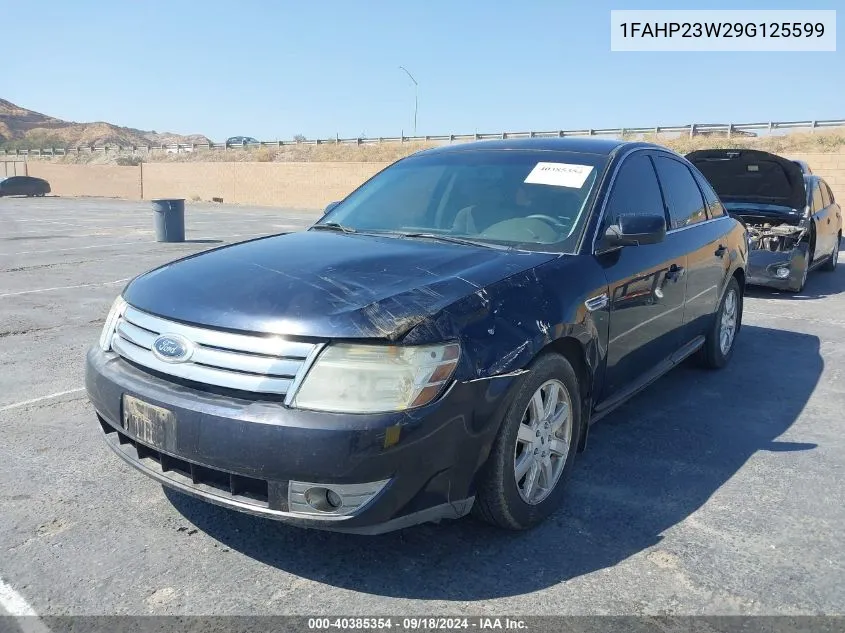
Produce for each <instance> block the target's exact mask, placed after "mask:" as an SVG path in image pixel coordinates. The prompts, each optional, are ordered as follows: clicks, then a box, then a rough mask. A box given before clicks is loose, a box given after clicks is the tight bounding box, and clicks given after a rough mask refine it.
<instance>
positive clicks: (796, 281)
mask: <svg viewBox="0 0 845 633" xmlns="http://www.w3.org/2000/svg"><path fill="white" fill-rule="evenodd" d="M807 258H808V248H807V245H806V244H799V245H798V246H797V247H796V248H794V249H793V250H791V251H789V252H786V253H779V252H772V251H767V250H762V249H758V250H752V251H749V252H748V269H747V271H746V283H748V284H749V285H752V286H768V287H770V288H778V289H781V290H797V289H798V288H800V287H801V280H802V278H803V276H804V274H805V270H806V268H807V265H808V261H807ZM781 266H782V267H785V268H788V269H789V276H788V277H786V278H779V277H777V276H776V275H775V272H774V271H775V269H776V268H778V267H781Z"/></svg>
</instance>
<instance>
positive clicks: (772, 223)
mask: <svg viewBox="0 0 845 633" xmlns="http://www.w3.org/2000/svg"><path fill="white" fill-rule="evenodd" d="M742 220H743V221H744V222H745V226H746V228H747V229H748V245H749V249H750V250H752V251H754V250H766V251H771V252H774V253H788V252H789V251H791V250H793V249H794V248H795V247H796V246H798V244H799V243H801V241H802V240H804V239H805V237H806V235H807V229H806V228H804V227H803V226H800V225H796V224H794V223H792V222H790V221H779V220H774V219H771V218H759V217H749V216H742Z"/></svg>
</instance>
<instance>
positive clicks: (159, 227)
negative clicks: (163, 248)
mask: <svg viewBox="0 0 845 633" xmlns="http://www.w3.org/2000/svg"><path fill="white" fill-rule="evenodd" d="M153 219H154V221H155V231H156V242H184V241H185V200H184V199H167V200H153Z"/></svg>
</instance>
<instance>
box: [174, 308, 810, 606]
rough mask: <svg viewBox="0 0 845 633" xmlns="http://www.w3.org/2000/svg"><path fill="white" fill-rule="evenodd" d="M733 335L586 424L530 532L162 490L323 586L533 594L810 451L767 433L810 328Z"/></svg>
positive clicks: (795, 386)
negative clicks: (304, 526)
mask: <svg viewBox="0 0 845 633" xmlns="http://www.w3.org/2000/svg"><path fill="white" fill-rule="evenodd" d="M736 345H737V347H736V351H735V353H734V356H733V359H732V361H731V364H730V365H729V366H728V367H727V368H726V369H724V370H722V371H716V372H712V371H705V370H699V369H694V368H691V367H687V366H682V367H679V368H677V369H675V370H673V371H672V372H671V373H670V374H668V375H667V376H665V377H664V378H662V379H661V380H659V381H658V382H657V383H655V384H654V385H652V386H651V387H650V388H649V389H648V390H647V391H645V392H643V393H642V394H640V395H639V396H637V397H636V398H634V399H633V400H632V401H630V402H629V403H628V404H627V405H625V406H624V407H623V408H622V409H620V410H619V411H617V412H615V413H614V414H612V415H610V416H608V417H607V418H605V419H604V420H602V421H601V422H599V423H597V424H596V425H595V426H594V427H593V429H592V431H591V434H590V441H589V446H588V448H587V451H586V452H585V453H583V454H581V455H579V456H578V460H577V461H576V468H575V471H574V473H573V475H572V478H571V480H570V481H569V493H568V495H567V498H566V500H565V505H564V507H563V508H562V509H561V510H560V511H558V513H557V514H555V515H553V516H552V517H551V518H550V519H549V520H548V521H547V522H546V523H544V524H542V525H540V526H538V527H537V528H535V529H534V530H532V531H530V532H526V533H513V532H505V531H500V530H496V529H494V528H490V527H487V526H486V525H483V524H480V523H478V522H476V521H474V520H472V519H463V520H460V521H456V522H444V523H441V524H439V525H424V526H419V527H415V528H410V529H407V530H404V531H402V532H398V533H396V532H395V533H390V534H387V535H383V536H376V537H363V536H350V535H343V534H334V533H329V532H319V531H306V530H301V529H297V528H292V527H287V526H285V525H284V524H281V523H278V522H275V521H271V520H268V519H260V518H256V517H252V516H248V515H243V514H240V513H237V512H234V511H229V510H226V509H222V508H218V507H216V506H213V505H210V504H207V503H204V502H202V501H198V500H195V499H193V498H191V497H187V496H184V495H182V494H180V493H177V492H173V491H171V490H169V489H167V490H166V494H167V496H168V498H169V499H170V500H171V502H172V503H173V504H174V506H175V507H176V509H177V510H178V511H179V512H181V513H182V514H183V516H185V518H187V519H188V520H189V521H191V522H192V523H194V525H196V526H197V527H198V528H199V529H201V530H203V531H205V532H206V533H207V534H209V535H210V536H211V537H213V538H215V539H217V540H218V541H220V542H221V543H223V544H225V545H226V546H227V547H229V548H231V549H233V550H235V551H238V552H241V553H243V554H245V555H247V556H249V557H251V558H253V559H255V560H258V561H260V562H262V563H265V564H267V565H270V566H273V567H276V568H278V569H282V570H284V571H286V572H289V573H292V574H296V575H298V576H302V577H304V578H309V579H312V580H315V581H318V582H321V583H326V584H329V585H332V586H336V587H342V588H345V589H349V590H352V591H359V592H365V593H370V594H377V595H382V596H391V597H401V598H413V599H426V600H468V601H469V600H482V599H490V598H498V597H503V596H512V595H519V594H524V593H528V592H532V591H536V590H539V589H543V588H546V587H548V586H550V585H554V584H556V583H560V582H562V581H565V580H567V579H570V578H574V577H577V576H580V575H582V574H587V573H590V572H593V571H596V570H600V569H603V568H606V567H609V566H612V565H615V564H617V563H619V562H620V561H623V560H625V559H626V558H628V557H630V556H632V555H633V554H636V553H637V552H640V551H642V550H643V549H645V548H648V547H651V546H653V545H655V544H656V543H658V542H659V541H660V540H661V538H662V537H661V534H662V533H663V532H664V531H666V530H667V529H669V528H671V527H673V526H674V525H676V524H678V523H679V522H681V521H683V520H684V519H686V518H687V517H689V516H690V515H691V514H692V513H693V512H695V511H696V510H698V509H699V508H700V507H701V506H702V505H703V504H704V503H706V502H707V500H708V499H709V498H710V497H711V495H713V494H714V493H715V492H716V491H717V490H719V488H720V487H721V486H722V485H723V484H725V482H727V481H728V480H730V479H731V477H733V476H734V474H735V473H736V472H737V471H738V470H739V469H741V468H742V467H743V465H744V464H745V462H746V461H747V460H748V459H749V458H750V457H751V456H752V455H754V454H755V453H756V452H757V451H771V452H775V453H779V452H787V451H804V450H813V449H814V448H815V447H816V445H815V444H805V443H801V442H778V441H777V437H778V436H780V435H781V434H782V433H784V432H785V431H786V430H787V429H788V428H789V427H790V426H791V425H792V424H793V422H794V421H795V420H796V418H797V417H798V415H799V414H800V412H801V410H802V409H803V408H804V406H805V404H806V403H807V400H808V399H809V397H810V395H811V394H812V392H813V390H814V388H815V386H816V383H817V382H818V380H819V377H820V375H821V373H822V369H823V361H822V358H821V356H820V354H819V340H818V338H816V337H814V336H809V335H806V334H799V333H794V332H786V331H781V330H774V329H769V328H761V327H754V326H749V325H744V326H743V328H742V331H741V333H740V334H739V336H738V338H737V343H736ZM786 367H788V368H789V371H784V368H786ZM775 459H777V457H775Z"/></svg>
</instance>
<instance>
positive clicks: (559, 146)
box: [414, 136, 666, 156]
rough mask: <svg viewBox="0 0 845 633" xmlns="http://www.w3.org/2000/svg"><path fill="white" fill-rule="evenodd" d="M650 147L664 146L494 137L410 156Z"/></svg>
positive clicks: (583, 139)
mask: <svg viewBox="0 0 845 633" xmlns="http://www.w3.org/2000/svg"><path fill="white" fill-rule="evenodd" d="M635 146H642V147H652V148H659V149H666V148H664V147H661V146H659V145H654V144H652V143H637V142H628V141H619V140H616V139H604V138H591V137H576V136H570V137H563V138H560V137H551V138H548V137H547V138H513V139H494V140H489V141H471V142H469V143H459V144H456V145H444V146H442V147H434V148H431V149H427V150H423V151H421V152H417V153H416V154H414V156H419V155H422V154H425V155H431V154H447V153H452V152H468V151H474V150H535V151H558V152H579V153H588V154H600V155H610V154H612V153H614V152H615V151H616V150H618V149H619V148H621V147H635Z"/></svg>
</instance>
